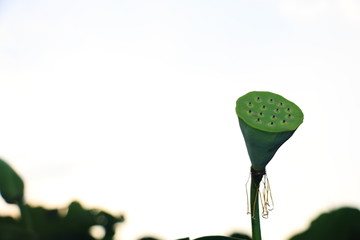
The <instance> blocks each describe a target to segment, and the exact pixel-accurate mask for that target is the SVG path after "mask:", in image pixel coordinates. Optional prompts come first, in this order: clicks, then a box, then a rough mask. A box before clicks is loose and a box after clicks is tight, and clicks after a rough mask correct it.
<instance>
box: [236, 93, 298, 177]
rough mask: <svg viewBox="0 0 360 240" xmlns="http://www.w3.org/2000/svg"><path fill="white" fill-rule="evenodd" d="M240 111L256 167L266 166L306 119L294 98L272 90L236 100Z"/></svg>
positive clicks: (253, 163)
mask: <svg viewBox="0 0 360 240" xmlns="http://www.w3.org/2000/svg"><path fill="white" fill-rule="evenodd" d="M236 114H237V116H238V119H239V124H240V128H241V131H242V134H243V136H244V139H245V143H246V147H247V150H248V153H249V156H250V160H251V164H252V167H253V168H254V169H255V170H257V171H263V170H265V167H266V165H267V164H268V163H269V161H270V160H271V159H272V157H273V156H274V154H275V153H276V151H277V150H278V149H279V147H280V146H281V145H282V144H283V143H284V142H286V140H288V139H289V138H290V137H291V136H292V135H293V133H294V132H295V130H296V129H297V128H298V127H299V126H300V124H301V123H302V122H303V119H304V114H303V113H302V111H301V109H300V108H299V107H298V106H297V105H295V104H294V103H293V102H291V101H289V100H287V99H285V98H284V97H282V96H280V95H278V94H275V93H272V92H256V91H254V92H249V93H247V94H245V95H244V96H242V97H240V98H239V99H238V100H237V101H236Z"/></svg>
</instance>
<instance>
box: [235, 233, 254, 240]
mask: <svg viewBox="0 0 360 240" xmlns="http://www.w3.org/2000/svg"><path fill="white" fill-rule="evenodd" d="M230 237H232V238H238V239H241V240H251V238H250V237H249V236H248V235H246V234H243V233H238V232H235V233H232V234H230Z"/></svg>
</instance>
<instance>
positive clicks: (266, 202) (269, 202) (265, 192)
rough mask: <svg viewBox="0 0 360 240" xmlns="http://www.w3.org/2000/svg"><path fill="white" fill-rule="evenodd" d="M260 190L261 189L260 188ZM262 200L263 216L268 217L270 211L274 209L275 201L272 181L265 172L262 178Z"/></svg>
mask: <svg viewBox="0 0 360 240" xmlns="http://www.w3.org/2000/svg"><path fill="white" fill-rule="evenodd" d="M258 191H259V190H258ZM260 202H261V207H262V213H261V215H262V217H263V218H268V217H269V211H271V210H273V209H274V201H273V198H272V194H271V188H270V183H269V179H268V177H267V175H266V174H265V175H264V176H263V179H262V190H261V194H260Z"/></svg>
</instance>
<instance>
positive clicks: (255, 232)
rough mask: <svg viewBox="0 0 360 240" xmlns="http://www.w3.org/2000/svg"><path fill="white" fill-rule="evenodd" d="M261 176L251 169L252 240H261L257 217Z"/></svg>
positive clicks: (258, 217)
mask: <svg viewBox="0 0 360 240" xmlns="http://www.w3.org/2000/svg"><path fill="white" fill-rule="evenodd" d="M262 176H263V174H261V173H259V172H257V171H256V170H254V169H251V187H250V204H251V226H252V240H261V228H260V216H259V186H260V182H261V179H262Z"/></svg>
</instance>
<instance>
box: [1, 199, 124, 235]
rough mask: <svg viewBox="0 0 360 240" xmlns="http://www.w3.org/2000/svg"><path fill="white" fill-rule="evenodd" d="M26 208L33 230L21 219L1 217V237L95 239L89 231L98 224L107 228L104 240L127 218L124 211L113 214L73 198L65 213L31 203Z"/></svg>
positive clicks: (113, 233)
mask: <svg viewBox="0 0 360 240" xmlns="http://www.w3.org/2000/svg"><path fill="white" fill-rule="evenodd" d="M25 208H26V209H27V211H28V213H29V216H30V218H31V224H32V226H31V227H32V231H30V230H27V229H26V227H25V223H24V222H23V221H22V220H16V219H13V218H10V217H0V239H1V240H95V238H93V237H92V236H91V235H90V232H89V229H90V227H92V226H95V225H100V226H102V227H103V228H104V230H105V236H104V237H103V240H111V239H113V236H114V235H115V230H114V226H115V224H117V223H120V222H123V221H124V216H122V215H121V216H118V217H114V216H112V215H111V214H109V213H106V212H104V211H101V210H97V209H91V210H87V209H84V208H83V207H82V206H81V204H80V203H79V202H72V203H71V204H70V205H69V207H68V209H67V213H66V215H65V216H62V215H61V214H60V213H59V210H58V209H45V208H43V207H31V206H29V205H26V206H25Z"/></svg>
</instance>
